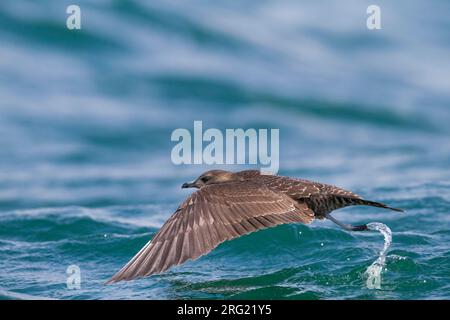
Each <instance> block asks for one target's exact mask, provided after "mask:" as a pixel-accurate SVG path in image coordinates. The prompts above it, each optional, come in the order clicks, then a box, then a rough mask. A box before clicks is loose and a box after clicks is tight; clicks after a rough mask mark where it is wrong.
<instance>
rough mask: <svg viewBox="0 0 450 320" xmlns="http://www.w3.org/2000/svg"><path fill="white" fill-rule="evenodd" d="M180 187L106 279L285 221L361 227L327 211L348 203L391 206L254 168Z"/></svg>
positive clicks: (130, 275) (215, 173) (212, 174)
mask: <svg viewBox="0 0 450 320" xmlns="http://www.w3.org/2000/svg"><path fill="white" fill-rule="evenodd" d="M182 188H197V189H199V190H197V191H196V192H194V193H193V194H191V195H190V196H189V197H188V198H187V199H186V200H185V201H184V202H183V203H182V204H181V205H180V206H179V207H178V209H177V210H176V211H175V213H174V214H173V215H172V216H171V217H170V218H169V220H167V221H166V223H164V225H163V226H162V227H161V229H160V230H159V231H158V232H157V233H156V235H155V236H154V237H153V239H151V241H149V242H148V243H147V244H146V245H145V246H144V247H143V248H142V249H141V250H140V251H139V252H138V253H137V254H136V255H135V256H134V257H133V259H131V260H130V261H129V262H128V263H127V264H126V265H125V266H124V267H123V268H122V269H121V270H120V271H119V272H117V273H116V274H115V275H114V276H113V277H112V278H111V279H110V280H109V281H108V282H107V283H113V282H118V281H122V280H132V279H136V278H141V277H146V276H149V275H152V274H158V273H162V272H164V271H166V270H167V269H169V268H170V267H172V266H174V265H179V264H182V263H184V262H185V261H186V260H189V259H197V258H198V257H200V256H202V255H204V254H207V253H208V252H210V251H211V250H213V249H214V248H215V247H217V246H218V245H219V244H220V243H222V242H224V241H226V240H231V239H234V238H237V237H240V236H242V235H245V234H248V233H251V232H254V231H257V230H262V229H266V228H270V227H274V226H277V225H280V224H286V223H295V222H301V223H310V222H311V221H313V220H314V219H324V218H327V219H330V220H331V221H333V222H334V223H336V224H338V225H339V226H340V227H342V228H344V229H345V230H349V231H364V230H368V228H367V226H366V225H360V226H352V225H348V224H344V223H341V222H340V221H338V220H336V219H335V218H334V217H332V216H331V215H330V212H331V211H333V210H335V209H339V208H343V207H347V206H352V205H367V206H374V207H379V208H385V209H391V210H395V211H403V210H401V209H397V208H391V207H389V206H387V205H385V204H383V203H379V202H374V201H369V200H364V199H362V198H361V197H360V196H358V195H357V194H355V193H353V192H350V191H347V190H344V189H341V188H338V187H335V186H332V185H327V184H322V183H317V182H311V181H308V180H303V179H295V178H290V177H282V176H275V175H262V174H260V172H259V171H257V170H246V171H240V172H229V171H223V170H211V171H207V172H205V173H203V174H202V175H201V176H200V177H198V178H197V179H196V180H195V181H194V182H191V183H184V184H183V185H182Z"/></svg>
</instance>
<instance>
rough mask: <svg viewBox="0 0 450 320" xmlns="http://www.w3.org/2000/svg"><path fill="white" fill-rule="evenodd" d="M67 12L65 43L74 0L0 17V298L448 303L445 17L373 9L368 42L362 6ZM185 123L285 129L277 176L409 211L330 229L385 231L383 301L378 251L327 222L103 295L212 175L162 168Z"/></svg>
mask: <svg viewBox="0 0 450 320" xmlns="http://www.w3.org/2000/svg"><path fill="white" fill-rule="evenodd" d="M78 3H79V5H80V6H81V10H82V30H80V31H68V30H67V29H66V27H65V19H66V14H65V9H66V7H67V5H69V4H72V3H71V2H69V1H59V0H54V1H13V0H7V1H5V0H3V1H1V2H0V41H1V42H0V43H1V45H0V298H2V299H29V298H40V299H44V298H49V299H133V298H138V299H173V298H175V299H190V298H202V299H203V298H208V299H209V298H212V299H218V298H229V299H256V298H262V299H449V298H450V285H449V284H450V246H449V244H450V228H449V227H450V215H449V213H450V170H449V167H450V127H449V123H450V90H449V89H450V77H449V75H450V74H449V73H450V61H449V58H448V56H449V55H448V52H449V49H450V42H449V41H448V40H449V39H450V25H449V19H448V15H447V13H448V12H449V9H450V8H449V7H450V3H449V2H448V1H438V0H434V1H395V3H393V2H392V1H378V3H379V5H380V6H381V8H382V25H383V29H382V30H378V31H368V30H367V29H366V26H365V18H366V15H365V10H366V8H367V6H368V5H369V4H372V3H371V2H368V1H356V0H355V1H349V0H346V1H339V2H331V1H321V2H320V3H317V2H314V1H302V2H299V1H283V2H278V1H275V0H265V1H258V3H250V2H244V1H233V2H230V1H214V4H212V3H211V2H209V1H182V2H179V1H151V2H147V1H144V0H141V1H138V0H133V1H119V0H116V1H112V0H111V1H106V0H105V1H95V2H94V1H78ZM343 3H345V5H342V4H343ZM194 120H203V125H204V127H205V128H206V127H215V128H220V129H225V128H239V127H242V128H279V129H280V172H279V173H280V174H283V175H289V176H295V177H302V178H306V179H311V180H316V181H321V182H325V183H330V184H335V185H339V186H341V187H344V188H347V189H350V190H353V191H355V192H357V193H359V194H361V195H363V196H365V197H366V198H368V199H371V200H376V201H382V202H386V203H388V204H390V205H392V206H394V207H400V208H403V209H405V210H406V213H404V214H402V213H397V212H389V211H384V210H381V209H377V208H364V207H353V208H347V209H344V210H341V211H338V212H336V213H335V216H336V217H337V218H339V219H340V220H342V221H344V222H346V223H352V224H362V223H368V222H374V221H376V222H381V223H384V224H386V225H387V226H389V228H390V229H391V230H392V234H393V235H392V236H393V238H392V245H391V246H390V248H389V249H388V252H387V255H386V266H385V267H386V268H385V270H383V272H382V274H381V276H382V279H381V285H380V288H379V289H369V288H367V285H366V280H367V275H366V270H367V268H368V267H369V266H370V265H371V264H372V263H373V262H374V261H375V260H376V259H377V258H378V254H379V251H380V250H381V249H382V248H383V237H382V236H381V235H380V234H379V233H376V232H371V233H348V232H345V231H343V230H341V229H339V228H338V227H337V226H335V225H333V224H332V223H330V222H327V221H326V222H322V221H316V222H314V223H313V224H311V225H307V226H305V225H284V226H279V227H277V228H274V229H270V230H265V231H261V232H257V233H254V234H250V235H248V236H245V237H242V238H239V239H236V240H234V241H229V242H226V243H223V244H222V245H220V246H219V247H218V248H217V249H216V250H214V251H213V252H212V253H210V254H208V255H206V256H204V257H202V258H200V259H199V260H197V261H191V262H188V263H186V264H184V265H182V266H179V267H176V268H174V269H172V270H170V271H169V272H167V273H165V274H163V275H160V276H154V277H150V278H147V279H143V280H138V281H132V282H128V283H119V284H115V285H111V286H105V285H104V284H103V283H104V282H105V281H106V280H108V279H109V277H110V276H111V275H113V274H114V273H115V272H116V271H117V270H118V269H119V268H120V267H122V266H123V264H125V263H126V262H127V261H128V260H129V259H130V258H131V257H132V256H133V255H134V254H135V253H136V252H137V251H138V250H139V249H140V248H141V246H143V245H144V244H145V243H146V242H147V241H148V240H149V239H150V238H151V237H152V235H154V234H155V232H156V231H157V230H158V228H159V227H160V226H161V225H162V223H163V222H164V221H165V220H166V219H167V218H168V217H169V216H170V214H171V213H172V212H173V211H174V210H175V209H176V207H177V206H178V204H179V203H180V202H181V201H182V200H183V199H184V198H185V197H186V196H187V195H188V194H189V193H190V192H191V191H187V190H182V189H181V188H180V186H181V184H182V183H183V182H185V181H190V180H192V179H193V178H195V177H196V176H197V175H198V174H199V173H201V172H202V171H204V170H206V169H210V168H209V167H206V166H201V165H197V166H175V165H173V164H172V162H171V161H170V151H171V148H172V147H173V143H172V142H171V141H170V134H171V132H172V130H174V129H176V128H180V127H181V128H188V129H190V130H192V126H193V121H194ZM242 168H244V167H243V166H229V167H225V169H231V170H238V169H242ZM70 265H77V266H79V267H80V270H81V287H80V289H79V290H69V289H68V288H67V286H66V279H67V274H66V269H67V267H68V266H70Z"/></svg>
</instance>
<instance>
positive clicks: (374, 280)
mask: <svg viewBox="0 0 450 320" xmlns="http://www.w3.org/2000/svg"><path fill="white" fill-rule="evenodd" d="M367 227H368V228H369V229H370V230H376V231H379V232H380V233H381V234H382V235H383V236H384V246H383V249H382V250H381V251H380V255H379V256H378V259H377V260H375V261H374V262H373V263H372V264H371V265H370V266H369V267H368V268H367V270H366V274H367V276H368V277H367V281H366V285H367V288H369V289H381V272H382V271H383V268H384V266H385V265H386V253H387V250H388V249H389V247H390V245H391V243H392V231H391V229H390V228H389V227H388V226H387V225H385V224H383V223H380V222H371V223H368V224H367Z"/></svg>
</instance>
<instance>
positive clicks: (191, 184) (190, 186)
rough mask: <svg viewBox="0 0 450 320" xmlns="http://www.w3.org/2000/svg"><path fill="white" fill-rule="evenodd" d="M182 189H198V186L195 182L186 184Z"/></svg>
mask: <svg viewBox="0 0 450 320" xmlns="http://www.w3.org/2000/svg"><path fill="white" fill-rule="evenodd" d="M181 188H183V189H185V188H197V184H196V183H195V181H194V182H185V183H183V184H182V185H181Z"/></svg>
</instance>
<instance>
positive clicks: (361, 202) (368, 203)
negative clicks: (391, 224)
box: [353, 199, 405, 212]
mask: <svg viewBox="0 0 450 320" xmlns="http://www.w3.org/2000/svg"><path fill="white" fill-rule="evenodd" d="M353 201H355V202H356V204H358V205H363V206H371V207H377V208H383V209H389V210H394V211H398V212H405V211H404V210H402V209H399V208H393V207H390V206H388V205H386V204H384V203H381V202H375V201H370V200H364V199H353Z"/></svg>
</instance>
